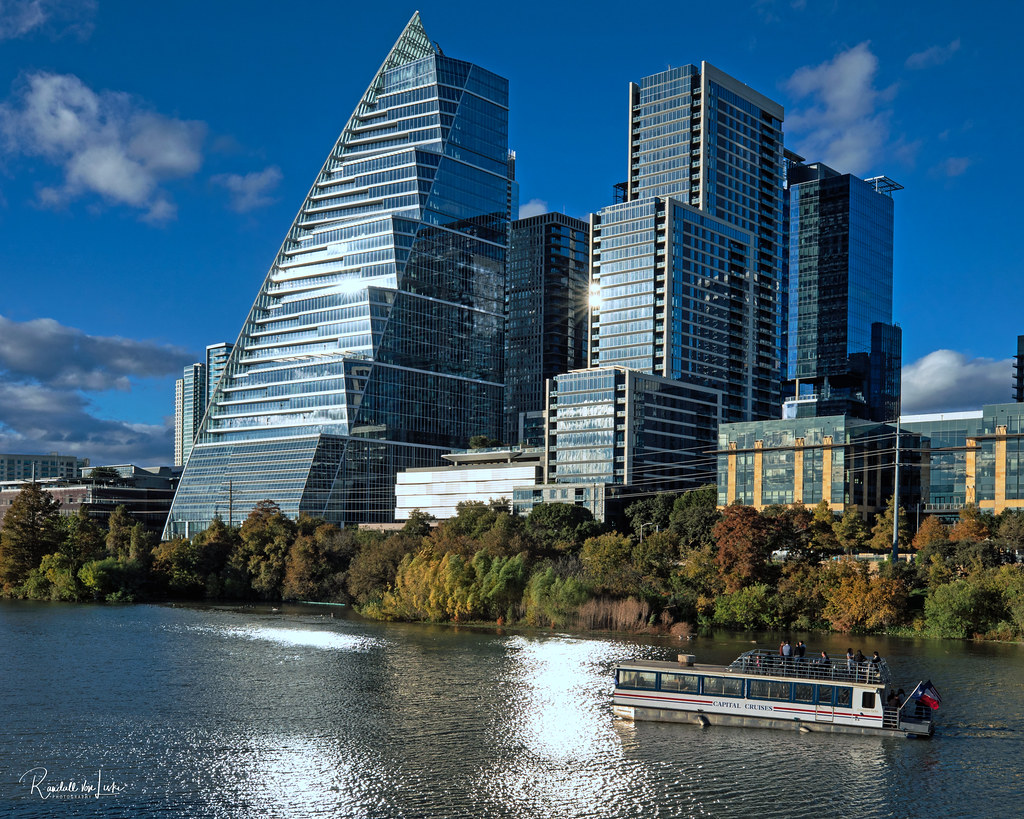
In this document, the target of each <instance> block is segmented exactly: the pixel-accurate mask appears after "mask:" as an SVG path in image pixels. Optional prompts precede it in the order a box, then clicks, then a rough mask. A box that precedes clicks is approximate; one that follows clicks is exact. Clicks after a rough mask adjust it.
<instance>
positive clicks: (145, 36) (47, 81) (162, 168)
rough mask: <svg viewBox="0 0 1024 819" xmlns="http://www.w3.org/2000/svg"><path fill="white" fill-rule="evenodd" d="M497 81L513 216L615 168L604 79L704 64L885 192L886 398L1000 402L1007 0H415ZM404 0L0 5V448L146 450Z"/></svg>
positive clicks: (1010, 21)
mask: <svg viewBox="0 0 1024 819" xmlns="http://www.w3.org/2000/svg"><path fill="white" fill-rule="evenodd" d="M418 7H419V9H420V12H421V14H422V17H423V21H424V25H425V27H426V29H427V32H428V34H429V35H430V36H431V37H432V38H433V39H434V40H435V41H436V42H437V43H438V44H439V45H440V46H441V48H442V49H443V50H444V51H445V52H446V53H447V54H450V55H451V56H454V57H457V58H460V59H465V60H470V61H472V62H476V63H479V64H481V65H483V66H484V67H486V68H488V69H490V70H492V71H495V72H497V73H499V74H502V75H503V76H506V77H508V78H509V80H510V83H511V114H510V129H511V133H510V144H511V147H512V148H513V149H515V150H516V152H517V155H518V161H517V176H518V179H519V182H520V186H521V191H520V193H521V203H522V205H523V207H524V209H525V211H526V212H540V210H542V209H545V208H547V209H552V210H564V211H565V212H567V213H569V214H571V215H574V216H579V217H586V215H587V214H588V213H589V212H591V211H594V210H597V209H598V208H600V207H602V206H603V205H605V204H607V203H608V202H609V201H610V199H611V195H612V186H613V184H614V183H616V182H618V181H620V180H621V179H624V178H625V173H626V133H627V122H628V120H627V115H628V111H627V107H626V106H627V84H628V83H629V82H630V81H631V80H632V81H638V80H639V79H640V78H641V77H643V76H645V75H647V74H651V73H654V72H656V71H660V70H662V69H664V68H666V67H667V66H669V65H680V64H685V63H691V62H692V63H699V62H700V61H701V60H702V59H703V60H707V61H709V62H711V63H713V64H714V65H716V66H718V67H719V68H721V69H723V70H724V71H726V72H728V73H730V74H733V75H734V76H736V77H737V78H739V79H740V80H742V81H743V82H746V83H747V84H748V85H750V86H752V87H753V88H755V89H757V90H758V91H760V92H762V93H764V94H766V95H767V96H769V97H771V98H773V99H776V100H778V101H779V102H781V103H782V104H783V105H784V106H785V108H786V121H785V132H786V142H787V145H788V146H789V147H791V148H793V149H794V150H796V151H797V152H799V153H801V154H803V155H804V156H805V157H806V158H807V159H808V160H822V161H825V162H827V163H829V164H831V165H832V166H833V167H835V168H837V169H838V170H841V171H850V172H854V173H858V174H860V175H862V176H869V175H877V174H882V173H884V174H886V175H888V176H890V177H892V178H893V179H895V180H896V181H898V182H900V183H901V184H903V185H904V186H905V190H903V191H900V192H898V193H897V194H895V196H896V257H895V258H896V269H895V279H896V286H895V319H896V320H897V321H898V322H900V324H901V325H902V326H903V342H904V349H903V360H904V374H905V378H904V410H905V411H936V410H959V409H970V408H976V407H979V406H980V405H981V404H982V403H983V402H994V401H1003V400H1009V395H1010V382H1011V367H1010V362H1009V359H1010V356H1012V355H1013V353H1014V352H1015V350H1016V336H1017V334H1018V333H1024V317H1022V316H1021V312H1022V311H1021V309H1020V308H1021V302H1022V298H1021V296H1022V285H1021V281H1020V274H1021V269H1022V266H1024V265H1022V262H1024V251H1022V246H1021V242H1020V240H1019V229H1018V222H1019V219H1020V205H1019V192H1020V191H1021V190H1022V189H1024V184H1022V183H1024V180H1022V179H1021V176H1022V170H1021V164H1020V162H1019V161H1017V159H1018V150H1017V149H1018V143H1019V138H1020V137H1019V135H1020V133H1021V125H1022V122H1021V119H1022V115H1021V106H1020V105H1019V103H1018V101H1019V99H1020V91H1019V89H1018V87H1017V84H1016V78H1017V76H1018V74H1019V71H1018V70H1017V68H1016V62H1017V58H1018V57H1019V54H1018V53H1017V51H1018V47H1017V45H1016V40H1017V39H1018V38H1017V36H1016V32H1017V31H1019V29H1020V25H1021V23H1022V22H1024V19H1022V18H1024V6H1022V5H1020V4H1016V3H1010V2H993V3H985V4H984V5H983V6H981V7H978V6H967V5H965V4H954V3H944V2H934V0H933V2H927V3H925V2H904V3H892V2H885V3H881V2H813V0H795V2H794V1H791V0H778V1H777V2H776V1H773V0H755V1H754V2H717V3H693V4H679V3H673V2H639V3H632V4H625V3H608V2H590V3H575V2H562V3H537V2H522V3H508V4H484V3H479V2H474V3H463V2H448V3H434V2H421V3H420V4H419V6H418ZM416 8H417V6H415V5H407V4H403V3H396V2H391V0H379V1H378V2H376V3H363V4H348V3H345V4H342V3H337V2H316V1H313V0H299V1H298V2H294V1H293V2H290V3H281V2H259V0H254V1H253V2H244V3H243V2H218V1H217V0H214V2H209V0H207V2H203V3H198V2H191V1H190V0H178V2H175V3H162V4H154V3H138V2H123V1H122V0H118V1H117V2H115V1H114V0H94V1H93V2H85V1H84V0H0V284H2V289H0V292H2V296H0V451H6V452H11V451H15V452H40V451H44V452H48V451H60V452H61V453H66V454H77V455H79V456H82V457H89V458H92V459H93V461H94V462H107V463H109V462H121V461H126V460H131V461H134V462H136V463H142V464H156V463H169V462H170V461H171V459H172V446H171V434H170V428H171V423H172V416H173V390H174V387H173V382H174V379H175V377H177V376H179V375H180V368H181V366H183V365H184V364H186V363H189V362H191V361H193V360H199V359H200V358H201V356H202V352H203V349H204V348H205V346H206V345H207V344H211V343H215V342H218V341H223V340H234V338H235V337H236V336H237V334H238V331H239V328H240V327H241V324H242V321H243V320H244V318H245V316H246V313H247V311H248V309H249V307H250V305H251V303H252V301H253V299H254V298H255V296H256V293H257V290H258V288H259V286H260V284H261V282H262V280H263V278H264V276H265V275H266V272H267V269H268V267H269V265H270V264H271V262H272V261H273V258H274V256H275V254H276V251H277V248H278V246H279V245H280V242H281V240H282V238H283V236H284V234H285V232H286V230H287V229H288V227H289V225H290V224H291V220H292V219H293V217H294V215H295V212H296V211H297V209H298V207H299V206H300V204H301V203H302V200H303V197H304V196H305V194H306V192H307V190H308V188H309V186H310V184H311V183H312V181H313V179H314V177H315V176H316V173H317V172H318V170H319V168H320V166H321V165H322V163H323V161H324V159H325V157H326V155H327V153H328V152H329V150H330V149H331V147H332V145H333V143H334V140H335V139H336V137H337V135H338V134H339V133H340V131H341V129H342V128H343V127H344V125H345V122H346V120H347V119H348V117H349V115H350V114H351V113H352V109H353V108H354V106H355V103H356V102H357V100H358V99H359V97H360V96H361V95H362V93H363V91H364V90H365V88H366V86H367V84H368V83H369V81H370V80H371V78H372V77H373V75H374V73H375V72H376V70H377V68H378V66H379V65H380V62H381V60H382V59H383V57H384V56H385V54H386V53H387V51H388V49H389V48H390V47H391V45H392V44H393V43H394V41H395V39H396V38H397V37H398V35H399V33H400V32H401V30H402V28H403V26H404V25H405V23H406V22H407V21H408V19H409V17H410V16H411V14H412V12H413V11H414V10H415V9H416Z"/></svg>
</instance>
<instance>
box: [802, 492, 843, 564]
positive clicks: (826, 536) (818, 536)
mask: <svg viewBox="0 0 1024 819" xmlns="http://www.w3.org/2000/svg"><path fill="white" fill-rule="evenodd" d="M835 524H836V515H835V513H834V512H833V511H832V509H831V507H830V506H829V505H828V501H827V500H821V501H819V502H818V504H817V505H816V506H815V507H814V512H813V514H812V517H811V523H810V526H809V529H810V542H809V549H810V551H811V552H812V553H813V555H814V557H815V558H816V559H817V560H821V559H822V558H823V557H827V556H829V555H834V554H838V553H839V552H841V551H842V550H843V547H842V546H840V545H839V538H837V537H836V530H835Z"/></svg>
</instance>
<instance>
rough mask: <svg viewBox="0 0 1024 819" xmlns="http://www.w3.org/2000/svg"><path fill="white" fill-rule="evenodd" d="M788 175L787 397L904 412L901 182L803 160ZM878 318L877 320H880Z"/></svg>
mask: <svg viewBox="0 0 1024 819" xmlns="http://www.w3.org/2000/svg"><path fill="white" fill-rule="evenodd" d="M788 182H789V190H788V196H789V208H788V212H789V225H788V229H789V247H788V258H789V286H788V299H789V305H788V311H787V314H788V321H789V326H788V333H787V336H788V351H787V378H788V380H789V389H788V390H787V393H788V394H787V396H786V397H787V399H795V400H796V401H797V402H798V403H797V404H796V412H795V414H796V415H797V416H804V415H814V414H817V415H823V416H824V415H835V414H838V413H843V412H848V413H850V414H853V415H855V416H857V417H862V418H867V419H870V420H875V421H883V420H893V419H895V418H896V417H897V415H898V413H899V379H900V330H899V328H898V327H895V326H894V325H893V324H892V276H893V200H892V196H891V195H889V194H890V193H891V191H892V190H893V189H896V188H898V186H895V187H890V186H887V185H879V186H877V187H876V185H875V184H872V182H871V181H864V180H861V179H858V178H857V177H855V176H852V175H850V174H839V173H837V172H836V171H834V170H832V169H831V168H829V167H828V166H826V165H823V164H821V163H814V164H811V165H799V164H795V165H792V166H790V168H789V171H788ZM876 325H878V326H876Z"/></svg>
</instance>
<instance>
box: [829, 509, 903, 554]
mask: <svg viewBox="0 0 1024 819" xmlns="http://www.w3.org/2000/svg"><path fill="white" fill-rule="evenodd" d="M890 525H891V521H890ZM832 531H833V532H834V533H835V536H836V542H837V543H839V546H840V548H841V549H842V550H843V551H844V552H846V554H848V555H855V554H858V553H859V552H862V551H863V550H864V548H865V547H866V546H867V542H868V538H869V537H870V536H871V532H870V530H869V529H868V525H867V524H866V523H865V522H864V519H863V518H862V517H861V516H860V514H859V513H858V512H857V510H856V509H854V508H853V507H852V506H850V507H847V509H846V511H845V512H844V513H843V516H842V517H841V518H840V519H839V520H837V521H836V522H835V523H834V524H833V525H832ZM890 531H891V528H890Z"/></svg>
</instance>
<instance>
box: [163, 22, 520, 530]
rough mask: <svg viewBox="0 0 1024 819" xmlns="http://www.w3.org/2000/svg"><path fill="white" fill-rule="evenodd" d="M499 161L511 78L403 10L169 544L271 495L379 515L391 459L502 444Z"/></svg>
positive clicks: (300, 230)
mask: <svg viewBox="0 0 1024 819" xmlns="http://www.w3.org/2000/svg"><path fill="white" fill-rule="evenodd" d="M509 168H510V163H509V154H508V82H507V80H504V79H502V78H501V77H498V76H496V75H494V74H492V73H490V72H488V71H485V70H483V69H481V68H479V67H477V66H474V65H471V64H469V63H466V62H462V61H460V60H455V59H452V58H450V57H447V56H445V55H443V54H442V53H441V52H440V50H439V49H438V48H437V47H436V46H435V45H434V44H433V43H432V42H431V41H430V39H429V38H428V37H427V35H426V32H425V31H424V29H423V26H422V24H421V22H420V18H419V15H418V14H414V15H413V17H412V19H411V20H410V21H409V24H408V25H407V26H406V28H405V30H404V31H403V32H402V35H401V36H400V37H399V38H398V42H397V43H396V44H395V46H394V48H392V50H391V52H390V53H389V54H388V55H387V58H386V59H385V60H384V63H383V65H382V66H381V67H380V70H379V71H378V72H377V74H376V75H375V76H374V78H373V80H372V81H371V83H370V86H369V88H368V89H367V91H366V93H365V94H364V95H363V98H362V100H360V101H359V104H358V105H357V107H356V110H355V112H354V113H353V114H352V117H351V119H349V121H348V124H347V125H346V126H345V129H344V131H342V134H341V136H340V137H339V138H338V140H337V142H336V144H335V145H334V146H333V148H332V149H331V152H330V155H329V156H328V158H327V161H326V162H325V164H324V166H323V168H322V169H321V170H320V173H319V174H318V175H317V177H316V180H315V182H314V183H313V187H312V189H311V190H310V192H309V194H308V195H307V197H306V200H305V201H304V202H303V204H302V207H301V208H300V210H299V213H298V215H297V216H296V218H295V221H294V222H293V223H292V225H291V227H290V228H289V230H288V233H287V236H286V237H285V240H284V243H283V245H282V246H281V249H280V251H279V252H278V255H277V258H276V259H275V261H274V264H273V265H272V266H271V268H270V272H269V273H268V274H267V277H266V279H265V281H264V283H263V286H262V287H261V288H260V290H259V293H258V294H257V296H256V302H255V304H254V305H253V307H252V309H251V311H250V313H249V316H248V317H247V318H246V320H245V324H244V325H243V327H242V331H241V333H240V335H239V338H238V341H237V342H236V343H235V345H234V347H233V349H232V350H231V354H230V357H229V358H228V361H227V364H226V366H225V369H224V375H223V377H222V378H221V379H220V380H219V382H218V384H217V387H216V390H215V391H214V393H213V396H212V400H211V403H210V406H209V408H208V410H207V412H206V417H205V418H204V420H203V423H202V426H201V428H200V431H199V437H198V439H197V441H196V444H195V446H194V448H193V450H192V454H191V457H190V458H189V461H188V464H187V466H186V468H185V471H184V474H183V476H182V480H181V483H180V485H179V487H178V491H177V494H176V496H175V499H174V505H173V507H172V508H171V513H170V515H169V517H168V522H167V528H166V530H165V533H164V534H165V537H171V536H174V535H185V534H189V533H191V532H193V531H197V530H199V529H202V528H204V527H205V526H207V525H208V524H209V522H210V521H211V519H212V518H213V517H214V516H215V515H220V516H222V517H228V516H229V515H230V517H231V518H232V520H233V521H234V522H235V523H238V522H239V521H240V520H241V519H244V517H245V516H246V515H247V514H248V512H249V510H251V509H252V508H253V506H254V505H255V504H256V503H258V502H259V501H261V500H263V499H271V500H273V501H275V502H277V503H278V504H279V505H280V506H281V508H282V509H283V510H284V512H285V513H286V514H288V515H290V516H293V517H296V516H298V515H299V514H301V513H308V514H310V515H315V516H320V517H323V518H326V519H327V520H329V521H333V522H336V523H351V522H370V521H380V522H388V521H391V520H392V519H393V510H394V476H395V473H396V472H397V471H398V470H400V469H404V468H407V467H420V466H432V465H435V464H438V463H440V456H441V454H442V453H444V452H448V451H449V450H450V449H452V448H453V447H464V446H466V445H467V443H468V440H469V438H470V437H471V436H472V435H475V434H485V435H488V436H491V437H498V436H499V435H500V433H501V419H502V409H503V378H502V357H503V348H504V327H503V321H504V319H503V314H504V275H505V263H506V255H507V252H508V236H509V217H510V214H509V208H510V203H511V202H512V200H513V196H512V193H511V181H510V179H509Z"/></svg>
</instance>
